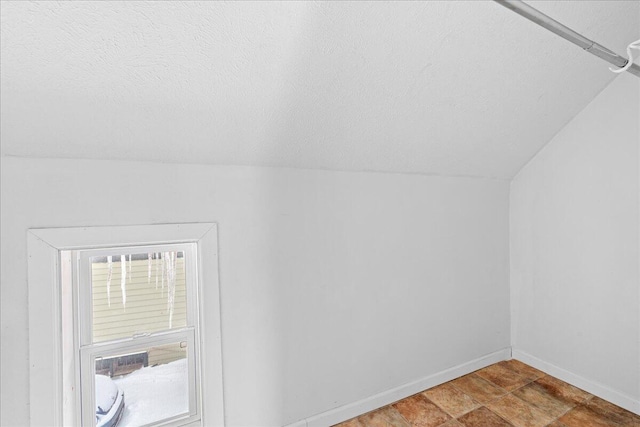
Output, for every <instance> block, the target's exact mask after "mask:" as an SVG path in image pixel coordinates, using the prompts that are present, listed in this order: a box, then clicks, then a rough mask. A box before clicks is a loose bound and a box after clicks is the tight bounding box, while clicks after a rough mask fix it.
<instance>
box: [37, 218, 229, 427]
mask: <svg viewBox="0 0 640 427" xmlns="http://www.w3.org/2000/svg"><path fill="white" fill-rule="evenodd" d="M216 245H217V243H216V227H215V224H180V225H158V226H133V227H95V228H83V229H78V228H71V229H41V230H30V235H29V254H30V259H29V300H30V342H31V344H30V357H31V358H32V360H31V362H32V363H31V378H30V381H31V387H32V392H31V399H32V400H31V402H32V405H31V407H32V409H31V421H32V425H82V426H91V425H93V426H98V427H102V426H111V425H114V423H116V422H118V426H121V427H126V426H134V425H135V426H140V425H223V405H222V366H221V348H220V347H221V346H220V324H219V299H218V276H217V253H216ZM47 302H49V303H51V302H53V304H49V306H50V307H47ZM203 307H206V308H207V309H206V310H205V309H203ZM204 336H206V337H207V339H206V340H203V337H204ZM52 355H53V356H52ZM205 355H206V357H204V356H205ZM47 381H50V382H47ZM49 383H51V384H52V386H51V387H48V386H47V385H48V384H49ZM43 399H44V400H43ZM33 402H39V403H38V405H33ZM40 402H44V403H45V404H44V405H40ZM34 406H36V407H37V410H34Z"/></svg>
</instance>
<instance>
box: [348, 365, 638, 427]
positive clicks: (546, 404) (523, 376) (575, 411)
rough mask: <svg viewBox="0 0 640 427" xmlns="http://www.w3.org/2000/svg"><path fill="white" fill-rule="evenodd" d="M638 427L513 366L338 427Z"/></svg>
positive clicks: (600, 403)
mask: <svg viewBox="0 0 640 427" xmlns="http://www.w3.org/2000/svg"><path fill="white" fill-rule="evenodd" d="M544 426H549V427H640V416H637V415H634V414H633V413H631V412H629V411H626V410H624V409H622V408H620V407H618V406H616V405H614V404H612V403H609V402H607V401H605V400H602V399H600V398H598V397H595V396H592V395H591V394H589V393H587V392H586V391H583V390H580V389H579V388H576V387H574V386H572V385H569V384H567V383H565V382H563V381H560V380H559V379H557V378H554V377H552V376H550V375H546V374H545V373H544V372H541V371H539V370H537V369H535V368H532V367H531V366H529V365H525V364H524V363H522V362H519V361H517V360H508V361H504V362H499V363H496V364H495V365H491V366H488V367H486V368H484V369H480V370H479V371H476V372H473V373H471V374H469V375H465V376H464V377H460V378H457V379H455V380H453V381H449V382H448V383H445V384H442V385H439V386H437V387H434V388H430V389H429V390H426V391H423V392H422V393H418V394H415V395H413V396H410V397H407V398H406V399H404V400H400V401H398V402H396V403H393V404H391V405H388V406H385V407H384V408H380V409H377V410H375V411H373V412H369V413H367V414H364V415H361V416H359V417H357V418H354V419H351V420H349V421H345V422H344V423H341V424H338V426H337V427H544Z"/></svg>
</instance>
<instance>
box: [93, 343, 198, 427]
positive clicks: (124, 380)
mask: <svg viewBox="0 0 640 427" xmlns="http://www.w3.org/2000/svg"><path fill="white" fill-rule="evenodd" d="M95 374H96V379H95V387H96V425H97V426H98V427H112V426H116V425H117V426H118V427H126V426H141V425H146V424H151V423H154V422H158V421H162V420H167V419H170V418H174V417H176V416H180V415H184V414H186V413H188V412H189V380H188V378H189V375H188V372H187V344H186V342H176V343H171V344H167V345H161V346H154V347H149V348H147V349H144V350H142V351H137V352H135V353H129V354H121V355H118V356H113V357H98V358H96V359H95Z"/></svg>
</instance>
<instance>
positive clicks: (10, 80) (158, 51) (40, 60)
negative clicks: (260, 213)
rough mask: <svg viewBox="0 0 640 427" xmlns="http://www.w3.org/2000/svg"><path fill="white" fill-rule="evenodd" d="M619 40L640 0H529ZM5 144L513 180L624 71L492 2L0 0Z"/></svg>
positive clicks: (93, 154)
mask: <svg viewBox="0 0 640 427" xmlns="http://www.w3.org/2000/svg"><path fill="white" fill-rule="evenodd" d="M531 4H532V5H533V6H534V7H536V8H538V9H540V10H541V11H542V12H544V13H546V14H548V15H550V16H552V17H554V18H555V19H557V20H559V21H560V22H563V23H564V24H566V25H568V26H570V27H571V28H573V29H575V30H576V31H578V32H581V33H583V34H584V35H585V36H587V37H590V38H592V39H594V40H596V41H598V42H599V43H601V44H603V45H605V46H607V47H609V48H611V49H613V50H615V51H617V52H619V53H624V50H625V47H626V45H627V44H628V43H629V42H630V41H632V40H635V39H636V38H637V28H638V27H640V3H638V2H629V1H599V2H597V1H574V2H531ZM1 15H2V26H1V34H0V36H1V43H2V54H1V55H2V56H1V58H0V59H1V63H2V67H1V71H0V72H1V88H0V89H1V91H2V100H1V105H0V107H1V120H2V129H1V135H0V137H1V141H2V155H4V156H26V157H54V158H55V157H61V158H96V159H124V160H142V161H156V162H178V163H207V164H233V165H253V166H276V167H292V168H310V169H330V170H347V171H380V172H400V173H419V174H443V175H462V176H478V177H492V178H499V179H511V178H512V177H513V176H514V175H515V174H516V172H517V171H518V170H519V169H520V168H521V167H522V166H523V165H524V164H525V163H526V162H527V161H528V160H529V159H530V158H531V157H532V156H533V155H534V154H535V153H536V152H537V151H538V150H539V149H540V148H541V147H542V146H543V145H544V144H545V143H546V142H547V141H549V140H550V139H551V138H552V137H553V135H555V134H556V133H557V132H558V131H559V130H560V129H561V128H562V127H563V126H564V125H565V124H566V123H568V122H569V121H570V119H571V118H572V117H574V116H575V115H576V114H577V113H578V112H579V111H581V110H582V109H583V108H584V107H585V106H586V105H587V104H588V102H589V101H590V100H591V99H593V97H594V96H595V95H596V94H598V93H599V92H600V91H601V90H602V89H603V88H604V87H605V86H606V85H607V84H608V83H610V82H611V81H612V80H613V79H614V77H615V75H614V74H612V73H611V72H610V71H609V70H608V65H607V64H606V63H603V62H601V61H600V60H598V59H597V58H595V57H592V56H591V55H589V54H588V53H585V52H583V51H581V50H580V49H578V48H576V47H575V46H573V45H571V44H570V43H568V42H566V41H565V40H561V39H559V38H558V37H557V36H555V35H553V34H551V33H549V32H547V31H545V30H543V29H541V28H539V27H537V26H536V25H534V24H532V23H530V22H528V21H526V20H524V19H523V18H522V17H520V16H517V15H515V14H513V13H511V12H510V11H508V10H506V9H504V8H502V7H500V6H499V5H496V4H494V3H493V2H491V1H469V2H435V1H427V2H416V3H414V2H406V3H405V2H402V3H382V2H356V3H352V2H326V3H325V2H281V3H259V2H252V3H243V2H239V3H233V2H232V3H222V2H220V3H218V2H156V3H151V2H118V3H116V2H62V3H58V2H56V3H54V2H3V3H2V5H1Z"/></svg>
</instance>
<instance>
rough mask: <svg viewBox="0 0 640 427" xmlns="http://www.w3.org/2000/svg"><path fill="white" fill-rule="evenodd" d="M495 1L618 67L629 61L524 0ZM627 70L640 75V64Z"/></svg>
mask: <svg viewBox="0 0 640 427" xmlns="http://www.w3.org/2000/svg"><path fill="white" fill-rule="evenodd" d="M494 1H495V2H497V3H498V4H500V5H502V6H504V7H506V8H507V9H510V10H512V11H514V12H515V13H517V14H518V15H521V16H524V17H525V18H527V19H528V20H530V21H532V22H534V23H536V24H538V25H540V26H541V27H543V28H546V29H547V30H549V31H551V32H553V33H555V34H557V35H559V36H560V37H562V38H563V39H565V40H569V41H570V42H571V43H573V44H575V45H577V46H580V47H581V48H582V49H584V50H586V51H587V52H589V53H590V54H592V55H595V56H597V57H599V58H602V59H604V60H605V61H607V62H609V63H610V64H613V65H615V66H616V67H618V68H623V67H624V66H625V65H627V63H628V62H629V60H628V59H627V58H624V57H622V56H620V55H618V54H617V53H615V52H612V51H611V50H609V49H607V48H606V47H604V46H602V45H601V44H598V43H596V42H594V41H593V40H589V39H588V38H586V37H584V36H583V35H582V34H579V33H577V32H575V31H573V30H572V29H571V28H569V27H567V26H566V25H562V24H561V23H559V22H558V21H556V20H555V19H553V18H551V17H549V16H547V15H545V14H544V13H542V12H540V11H539V10H538V9H535V8H533V7H531V6H529V5H528V4H526V3H524V2H522V1H519V0H494ZM627 71H628V72H630V73H631V74H633V75H634V76H637V77H640V66H638V65H637V64H633V65H631V66H630V67H629V68H627Z"/></svg>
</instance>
